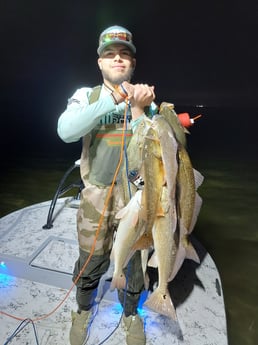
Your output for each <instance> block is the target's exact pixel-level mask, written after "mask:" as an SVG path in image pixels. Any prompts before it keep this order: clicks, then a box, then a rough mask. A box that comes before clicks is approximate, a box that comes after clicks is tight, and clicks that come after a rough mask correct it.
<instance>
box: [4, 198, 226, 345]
mask: <svg viewBox="0 0 258 345" xmlns="http://www.w3.org/2000/svg"><path fill="white" fill-rule="evenodd" d="M69 201H70V199H69V198H60V199H58V201H57V205H56V208H55V215H54V217H55V220H54V226H53V227H52V228H51V229H43V228H42V227H43V225H44V224H45V223H46V219H47V215H48V210H49V206H50V202H51V201H47V202H43V203H39V204H35V205H32V206H30V207H26V208H24V209H21V210H19V211H16V212H13V213H11V214H9V215H7V216H5V217H3V218H1V219H0V241H1V248H0V289H1V290H0V301H1V303H0V344H7V343H9V342H8V339H11V338H10V337H11V336H12V335H13V334H14V332H15V331H16V329H17V327H19V326H20V327H21V328H22V327H23V326H24V328H23V329H22V330H21V331H20V332H19V333H18V334H17V335H16V336H15V337H13V338H12V340H11V341H10V343H11V344H19V345H25V344H26V345H32V344H40V345H45V344H48V345H63V344H69V329H70V326H71V310H72V309H73V310H76V302H75V288H74V287H73V285H72V280H71V277H72V271H73V265H74V262H75V260H76V259H77V256H78V245H77V233H76V224H75V221H76V216H75V214H76V208H74V207H71V206H72V205H71V203H70V202H69ZM192 243H193V245H194V247H195V248H196V251H197V253H198V254H199V257H200V259H201V263H200V264H199V265H197V264H196V263H194V262H192V261H190V260H185V262H184V264H183V266H182V268H181V270H180V271H179V273H178V274H177V276H176V278H175V279H174V280H173V282H171V283H170V284H169V290H170V293H171V296H172V300H173V303H174V306H175V307H176V311H177V317H178V322H175V321H173V320H171V319H169V318H167V317H164V316H161V315H159V314H157V313H155V312H153V311H151V310H149V309H148V308H147V307H145V306H144V305H143V303H144V300H145V299H146V296H147V293H144V294H143V295H142V299H141V302H142V305H141V307H140V309H139V312H140V314H141V316H142V317H143V319H144V324H145V329H146V336H147V345H156V344H158V345H163V344H164V345H165V344H181V345H182V344H183V345H217V344H218V345H227V343H228V342H227V327H226V316H225V307H224V298H223V291H222V287H221V280H220V276H219V273H218V270H217V268H216V265H215V263H214V261H213V260H212V258H211V256H210V255H209V254H208V253H207V252H206V251H205V249H204V248H203V247H202V245H201V244H200V243H199V242H198V241H197V240H196V239H195V238H194V237H193V239H192ZM100 290H101V291H100V293H99V297H101V298H100V301H99V303H97V305H96V308H95V318H94V320H93V322H92V325H91V331H90V337H89V339H88V342H87V345H100V344H107V345H111V344H112V345H121V344H125V333H124V331H123V329H122V326H121V323H120V320H121V314H122V308H121V306H120V304H119V303H118V300H117V296H116V292H110V290H109V281H108V280H107V281H105V282H103V290H102V289H100ZM26 319H28V320H32V321H33V322H27V321H24V322H23V323H22V320H26ZM21 323H22V324H21ZM34 327H35V328H34ZM37 341H38V342H37Z"/></svg>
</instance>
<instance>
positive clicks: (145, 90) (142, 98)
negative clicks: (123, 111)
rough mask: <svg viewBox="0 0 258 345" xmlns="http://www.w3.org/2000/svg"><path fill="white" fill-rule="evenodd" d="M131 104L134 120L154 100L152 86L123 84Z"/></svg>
mask: <svg viewBox="0 0 258 345" xmlns="http://www.w3.org/2000/svg"><path fill="white" fill-rule="evenodd" d="M123 87H124V88H125V89H126V91H127V93H128V99H129V101H130V102H131V110H132V118H133V119H134V120H135V119H137V118H138V117H139V116H141V115H142V114H143V113H144V108H145V107H146V106H149V105H150V104H151V102H152V101H153V100H154V99H155V93H154V86H149V85H148V84H135V85H133V84H130V83H128V82H123Z"/></svg>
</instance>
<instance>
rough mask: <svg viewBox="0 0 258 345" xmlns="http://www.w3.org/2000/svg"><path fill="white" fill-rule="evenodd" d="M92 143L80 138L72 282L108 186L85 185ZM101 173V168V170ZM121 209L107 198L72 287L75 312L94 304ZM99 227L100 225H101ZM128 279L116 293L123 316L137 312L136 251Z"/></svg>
mask: <svg viewBox="0 0 258 345" xmlns="http://www.w3.org/2000/svg"><path fill="white" fill-rule="evenodd" d="M100 92H101V86H96V87H94V88H93V91H92V93H91V95H90V97H89V103H90V104H91V103H94V102H96V101H97V100H98V98H99V96H100ZM91 143H92V134H89V135H86V136H85V137H84V138H83V148H82V155H81V165H80V170H81V177H82V180H83V182H84V185H85V188H84V189H83V190H82V192H81V203H80V207H79V210H78V214H77V231H78V240H79V246H80V248H79V258H78V260H77V261H76V263H75V266H74V272H73V281H75V280H76V278H77V276H78V275H79V274H80V272H81V270H82V267H83V266H84V264H85V262H86V261H87V259H88V258H89V252H90V249H91V245H92V243H93V239H94V237H95V232H96V229H97V226H98V221H99V219H100V215H101V212H102V210H103V207H104V203H105V200H106V196H107V193H108V190H109V188H110V186H105V185H104V186H103V185H102V186H97V185H94V184H92V183H90V182H89V176H90V171H91V169H90V164H91V162H90V154H89V153H90V145H91ZM102 169H103V171H104V172H105V166H104V167H103V168H102ZM114 188H115V189H114V193H113V194H114V195H116V194H119V189H118V187H117V186H116V185H115V186H114ZM121 207H123V201H122V199H121V200H120V198H114V197H112V198H111V199H110V204H109V208H108V210H107V213H108V214H109V217H106V218H105V220H104V227H103V229H102V231H100V233H99V236H98V239H97V242H96V247H95V250H94V255H92V256H91V258H90V261H89V263H88V264H87V266H86V268H85V270H84V271H83V272H82V274H81V276H80V278H79V279H78V281H77V283H76V286H77V290H76V301H77V304H78V309H79V310H89V309H91V307H92V306H93V305H94V300H95V297H96V295H97V288H98V285H99V281H100V278H101V277H102V275H103V274H104V273H105V272H106V271H107V269H108V267H109V263H110V258H109V257H110V251H111V246H112V241H113V230H112V228H113V229H114V222H115V214H116V213H117V211H118V210H119V209H120V208H121ZM102 226H103V224H102ZM125 272H126V274H127V276H128V282H127V290H126V293H125V291H122V290H119V291H118V298H119V301H120V303H121V304H122V305H123V308H124V314H125V315H126V316H129V315H133V314H136V313H137V306H138V301H139V298H140V293H141V291H142V290H143V288H144V279H143V273H142V269H141V253H140V251H137V252H136V253H135V255H134V256H133V257H132V259H131V260H130V263H129V265H128V267H127V269H126V270H125Z"/></svg>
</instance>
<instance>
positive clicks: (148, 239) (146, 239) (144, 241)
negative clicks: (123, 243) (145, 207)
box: [133, 233, 153, 250]
mask: <svg viewBox="0 0 258 345" xmlns="http://www.w3.org/2000/svg"><path fill="white" fill-rule="evenodd" d="M152 245H153V238H152V234H151V233H144V234H143V235H142V236H141V237H140V238H139V239H138V240H137V241H136V242H135V244H134V246H133V249H134V250H138V249H147V248H149V247H151V246H152Z"/></svg>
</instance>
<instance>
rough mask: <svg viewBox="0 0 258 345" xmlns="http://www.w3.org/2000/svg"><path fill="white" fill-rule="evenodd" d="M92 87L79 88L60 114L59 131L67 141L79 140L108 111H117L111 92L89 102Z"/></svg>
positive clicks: (60, 135)
mask: <svg viewBox="0 0 258 345" xmlns="http://www.w3.org/2000/svg"><path fill="white" fill-rule="evenodd" d="M91 92H92V88H81V89H78V90H77V91H76V92H75V93H74V95H73V96H72V97H71V98H70V99H69V100H68V105H67V108H66V110H65V111H64V112H63V113H62V114H61V115H60V117H59V119H58V124H57V133H58V135H59V137H60V138H61V139H62V140H63V141H64V142H66V143H71V142H75V141H78V140H79V139H80V138H81V137H82V136H84V135H86V134H87V133H89V132H90V131H91V130H92V129H93V128H94V127H95V126H96V125H97V124H98V123H99V122H100V120H101V118H102V117H103V116H105V115H106V114H107V113H109V112H112V111H115V110H116V105H115V104H114V102H113V100H112V97H111V96H110V95H109V94H106V95H104V96H103V97H100V98H99V99H98V100H97V101H96V102H94V103H92V104H89V96H90V94H91Z"/></svg>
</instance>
